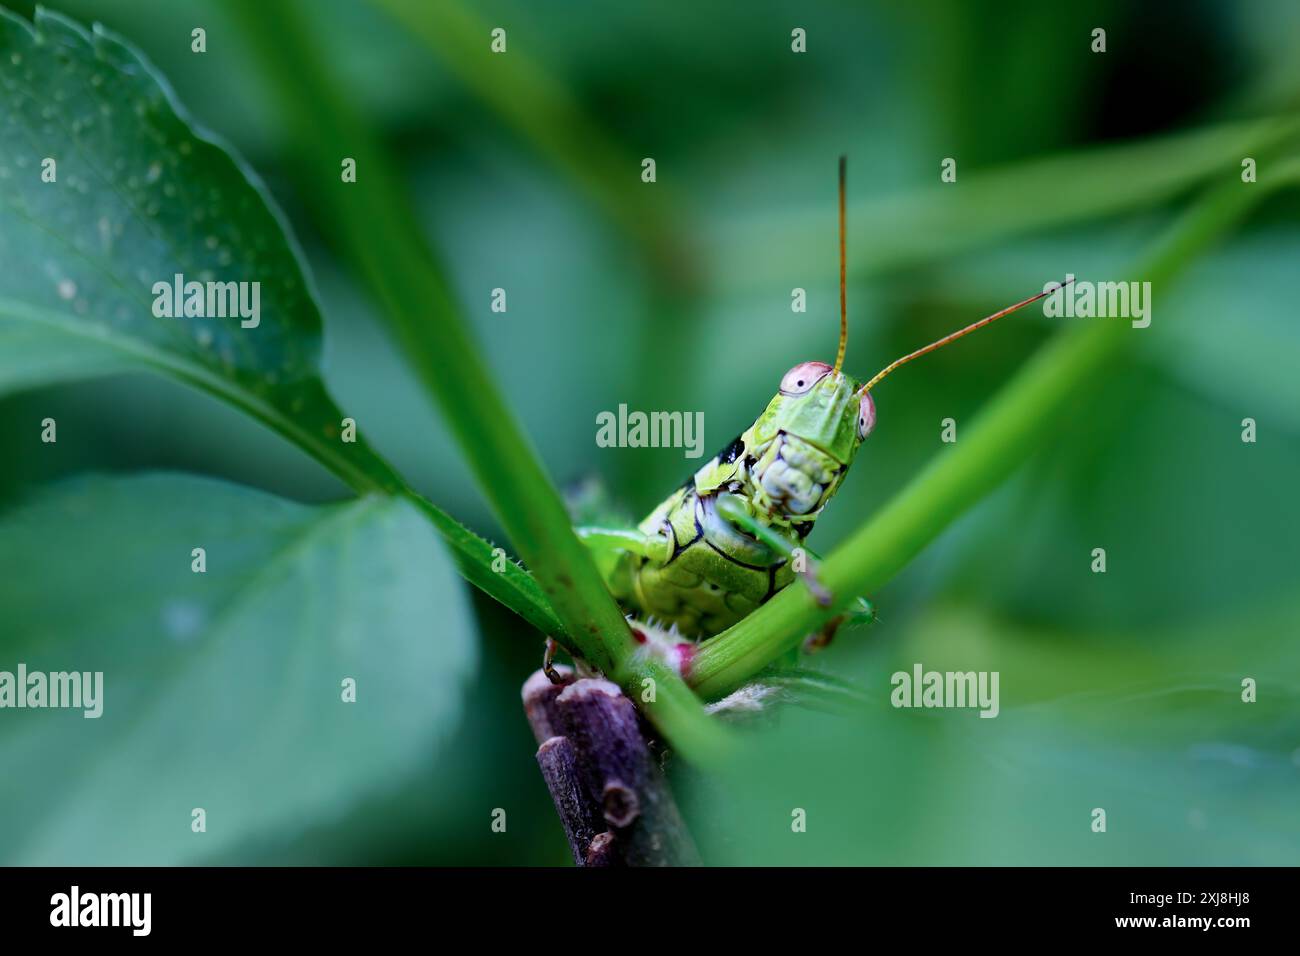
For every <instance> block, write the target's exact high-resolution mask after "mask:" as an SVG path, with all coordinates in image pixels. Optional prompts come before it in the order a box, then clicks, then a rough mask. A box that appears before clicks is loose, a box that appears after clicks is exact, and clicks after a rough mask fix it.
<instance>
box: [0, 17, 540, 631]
mask: <svg viewBox="0 0 1300 956" xmlns="http://www.w3.org/2000/svg"><path fill="white" fill-rule="evenodd" d="M46 158H49V159H53V160H54V161H55V164H56V165H55V166H54V167H53V168H54V173H55V179H54V181H53V182H45V181H43V179H42V171H43V160H45V159H46ZM0 262H3V263H4V268H3V269H0V346H3V347H4V351H3V352H0V354H9V351H8V350H9V346H10V345H13V346H14V349H13V352H12V354H9V357H7V358H4V359H0V391H2V390H4V389H5V388H7V387H16V386H20V385H21V386H30V385H36V384H41V383H48V382H53V381H57V380H64V379H68V378H73V377H84V376H88V375H95V374H103V373H105V372H108V371H122V370H126V369H148V370H153V371H159V372H162V373H164V374H167V375H170V376H172V377H174V378H177V379H179V380H181V381H183V382H186V383H188V384H191V385H195V386H197V387H199V388H202V389H205V390H206V391H209V392H211V393H213V394H215V395H217V396H219V397H221V398H223V399H225V400H226V401H228V402H230V403H232V404H233V405H235V406H236V407H238V408H241V409H243V410H244V411H245V412H248V413H249V414H251V415H253V416H254V417H255V418H257V419H259V420H260V421H262V422H263V423H265V424H266V425H269V426H270V427H271V428H273V429H275V430H276V431H277V432H279V433H280V434H281V435H284V436H285V437H286V438H288V439H289V440H291V441H292V442H294V443H295V444H296V445H298V446H299V447H300V448H302V449H303V450H305V451H307V452H308V453H309V454H311V455H313V456H314V457H315V458H316V459H317V460H319V461H320V462H322V463H323V464H324V465H326V467H328V468H329V469H330V470H331V471H333V472H334V473H335V474H337V475H338V476H339V477H340V478H342V479H343V480H344V481H345V482H347V483H348V484H349V485H350V486H351V487H352V488H354V489H356V490H358V491H362V492H369V491H377V490H383V491H398V490H406V489H405V486H404V483H403V481H402V479H401V478H400V477H398V476H397V475H396V474H395V473H394V472H393V470H392V469H391V468H390V467H389V465H388V464H387V463H386V462H385V461H384V460H383V459H382V458H380V457H379V456H378V455H377V454H375V453H374V452H373V451H371V450H370V448H369V446H368V445H367V444H366V442H365V440H364V438H363V437H362V434H363V432H364V423H359V424H358V429H357V435H356V440H355V441H350V442H346V443H345V442H343V441H342V440H341V426H342V419H343V413H342V412H341V411H340V410H339V409H338V408H337V407H336V406H335V404H334V402H333V401H332V400H331V399H330V397H329V395H328V394H327V393H326V391H325V387H324V385H323V384H322V382H321V379H320V369H319V361H320V351H321V318H320V308H319V306H318V305H317V302H316V297H315V294H314V291H313V289H312V287H311V283H310V281H309V280H308V278H307V277H306V275H305V274H304V271H303V268H302V266H301V257H300V255H299V252H298V249H297V246H296V244H295V242H294V241H293V239H292V237H291V235H290V233H289V231H288V227H287V225H286V223H285V222H284V219H283V217H282V216H281V215H280V213H279V212H278V210H277V209H276V208H275V205H274V203H273V202H272V200H271V198H270V197H269V195H268V194H267V193H266V191H265V189H264V188H263V187H262V186H261V185H260V183H259V182H258V180H257V178H256V176H255V174H254V173H253V172H252V171H251V170H250V169H248V168H247V167H246V166H245V165H244V164H243V163H241V162H240V161H239V160H238V159H236V158H235V157H233V156H232V155H231V154H230V152H229V151H228V150H227V149H226V148H225V147H223V146H222V145H221V144H219V143H217V142H216V141H215V140H214V139H213V138H212V137H211V136H210V135H209V134H207V133H204V132H202V131H200V130H196V129H194V128H193V124H192V123H191V122H190V121H189V120H188V118H187V117H186V116H185V114H184V111H183V110H182V109H181V107H180V106H179V104H177V103H176V102H175V101H174V99H173V98H172V96H171V94H170V91H169V90H168V89H167V87H166V85H165V83H164V82H163V81H162V80H161V78H160V77H159V76H158V75H157V73H156V72H155V71H154V70H153V69H152V67H151V66H150V65H149V64H148V63H147V62H145V61H144V59H143V58H142V57H141V55H140V54H139V53H138V52H136V51H135V50H134V49H132V48H131V47H130V46H128V45H127V44H126V43H124V42H123V41H122V40H119V39H118V38H116V37H114V36H112V35H111V34H109V33H107V32H106V31H104V30H103V29H102V28H99V27H96V29H95V31H94V32H93V33H88V32H86V31H85V30H83V29H82V28H81V27H80V26H78V25H77V24H75V23H73V22H72V21H71V20H68V19H66V18H64V17H61V16H59V15H57V14H53V13H49V12H46V11H43V10H39V9H38V10H37V13H36V20H35V25H34V27H33V26H32V25H29V24H28V23H26V22H25V21H24V20H22V19H20V18H18V17H16V16H14V15H12V14H10V13H8V12H6V11H4V10H2V9H0ZM177 274H179V275H182V276H184V277H185V280H186V281H191V280H196V281H199V282H208V281H217V282H223V283H224V282H247V283H259V286H258V289H259V299H260V316H259V321H258V324H257V325H256V326H255V327H248V328H245V327H243V324H242V322H241V319H240V318H239V317H234V318H211V317H207V318H205V317H195V316H190V317H184V316H182V317H178V318H158V317H156V316H155V315H154V302H155V296H154V293H153V288H154V284H155V283H157V282H166V283H170V282H172V281H173V277H174V276H176V275H177ZM250 288H251V287H250ZM420 504H421V507H423V508H424V509H425V511H426V512H427V513H428V515H429V518H430V520H432V521H433V522H434V524H435V525H436V526H437V527H438V529H439V530H440V531H441V532H442V533H443V534H444V536H445V537H446V538H447V540H448V541H449V543H450V544H451V545H452V547H453V549H454V550H455V552H456V554H457V557H458V560H459V561H460V564H461V566H462V569H463V570H464V572H465V574H466V575H467V576H468V577H469V578H470V579H471V580H472V581H474V583H475V584H477V585H479V586H480V587H482V588H484V590H486V591H487V592H488V593H489V594H492V595H493V596H494V597H496V598H497V599H498V600H500V601H502V602H503V603H505V604H506V605H507V606H509V607H511V608H513V609H515V610H516V611H518V612H519V613H521V614H523V615H524V616H525V617H526V618H527V619H528V620H529V622H530V623H533V624H534V625H535V626H538V627H541V628H544V629H546V630H548V632H555V631H557V630H558V625H557V622H555V618H554V615H553V614H551V613H550V609H549V607H547V605H546V602H545V599H544V598H543V597H542V596H541V592H540V591H539V590H538V588H537V587H536V585H535V583H534V582H532V581H531V580H529V579H528V577H527V575H526V574H525V573H524V572H523V571H522V569H520V568H519V567H517V566H516V565H514V564H513V563H510V564H508V565H507V567H506V568H505V570H504V571H503V572H501V573H494V572H493V571H491V570H489V564H490V562H491V560H492V548H491V546H490V545H489V544H488V543H487V542H486V541H483V540H482V539H481V538H478V537H477V536H475V535H473V534H471V533H470V532H468V531H466V530H465V529H464V528H462V527H461V526H460V525H459V524H457V523H456V522H455V521H454V520H453V519H451V518H450V517H448V516H447V515H445V514H443V513H442V512H441V511H438V509H436V508H434V507H433V506H432V505H430V504H428V503H427V502H421V503H420Z"/></svg>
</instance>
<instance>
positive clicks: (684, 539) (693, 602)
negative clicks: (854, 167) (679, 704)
mask: <svg viewBox="0 0 1300 956" xmlns="http://www.w3.org/2000/svg"><path fill="white" fill-rule="evenodd" d="M844 199H845V158H844V157H842V156H841V157H840V164H839V225H840V229H839V241H840V342H839V350H838V352H837V354H836V356H835V364H834V365H833V366H832V365H827V364H826V363H824V362H801V363H800V364H798V365H796V366H795V367H794V368H792V369H790V371H788V372H786V373H785V375H784V377H782V379H781V385H780V388H779V390H778V391H777V393H776V395H775V396H774V397H773V398H772V400H771V402H769V403H768V406H767V408H766V409H765V410H764V411H763V414H762V415H760V416H759V417H758V420H757V421H755V422H754V424H753V425H751V426H750V427H749V428H747V429H746V430H745V431H744V432H742V433H741V434H740V436H739V437H737V438H736V439H735V440H734V441H732V442H731V443H730V444H728V445H727V447H726V448H725V449H723V450H722V451H721V452H720V453H719V454H718V455H717V456H716V457H714V458H713V459H712V460H711V461H710V462H708V464H706V465H704V466H703V467H702V468H700V469H699V470H698V471H696V472H695V474H694V475H692V476H691V477H689V478H688V479H687V480H686V482H685V483H684V484H683V485H682V486H681V487H679V488H678V489H677V490H676V491H674V492H673V493H672V494H671V495H669V496H668V497H667V498H666V499H665V500H664V501H663V502H662V503H661V504H660V505H659V506H658V507H657V508H655V509H654V511H652V512H650V514H649V515H648V516H647V517H646V519H645V520H644V521H642V522H641V523H640V524H639V525H637V526H636V527H635V528H610V527H583V528H579V529H578V534H579V536H580V537H581V538H582V540H583V541H584V542H585V543H586V544H587V545H588V546H589V547H590V548H591V549H592V550H593V551H594V552H596V553H597V554H598V555H604V556H607V557H610V558H612V559H613V560H612V562H606V564H607V566H608V572H607V583H608V584H609V587H610V591H611V592H612V593H613V595H614V597H615V598H616V599H617V600H618V601H619V604H620V605H621V606H622V608H623V610H624V611H625V612H627V613H628V614H629V615H630V616H632V617H633V618H635V619H636V620H635V621H634V623H633V633H634V634H635V635H636V636H637V638H638V640H643V641H644V642H646V643H648V644H650V645H651V646H652V648H653V649H654V650H655V651H656V652H657V653H659V654H660V655H661V656H662V657H663V658H664V659H665V660H666V661H667V662H668V663H670V664H671V665H672V666H673V667H675V669H677V670H678V672H679V673H685V671H686V670H687V668H688V666H689V662H690V658H691V655H692V652H693V649H694V646H695V644H694V642H695V641H699V640H703V639H704V638H707V637H711V636H713V635H715V634H717V633H719V632H720V631H723V630H725V629H726V628H728V627H730V626H731V625H732V624H735V623H736V622H737V621H739V620H741V619H742V618H744V617H745V616H747V615H748V614H750V613H751V612H753V611H754V610H755V609H757V608H758V607H759V606H761V605H762V604H763V603H765V602H766V601H768V600H769V599H771V597H772V596H773V595H774V594H776V593H777V592H778V591H780V590H781V589H783V588H785V587H787V586H788V585H789V584H790V583H791V582H792V581H794V579H795V577H796V576H799V577H800V578H801V579H802V580H803V582H804V584H805V585H806V586H807V588H808V589H809V591H810V592H811V594H812V595H813V597H814V599H816V600H817V601H818V602H819V603H821V604H823V605H829V604H830V603H831V596H830V594H829V593H827V592H826V590H825V589H824V588H823V587H822V585H821V584H820V583H819V582H818V580H817V575H816V556H815V555H813V554H812V553H811V552H809V551H808V549H807V548H806V547H805V545H804V540H805V539H806V538H807V537H808V534H809V532H810V531H812V528H813V525H814V523H815V522H816V521H817V518H818V516H819V515H820V514H821V513H822V510H823V509H824V508H825V507H826V504H827V502H829V501H830V500H831V498H832V497H834V496H835V493H836V492H837V491H838V490H839V488H840V486H841V484H842V483H843V481H844V476H845V475H846V474H847V473H848V470H849V466H850V465H851V464H853V459H854V457H855V456H856V455H857V452H858V446H860V445H861V444H862V441H863V440H864V439H865V438H866V437H867V436H868V435H869V434H871V430H872V428H873V427H874V426H875V424H876V406H875V402H874V401H873V400H872V397H871V390H872V389H873V388H874V387H875V386H876V385H878V384H879V383H880V382H881V381H882V380H883V379H884V378H885V377H886V376H887V375H889V374H890V373H892V372H893V371H894V370H895V369H897V368H898V367H899V366H901V365H905V364H907V363H908V362H910V361H912V360H913V359H917V358H920V357H921V356H922V355H926V354H927V353H929V352H933V351H935V350H936V349H939V348H942V347H944V346H945V345H948V344H950V343H952V342H955V341H956V340H957V339H959V338H961V337H963V336H965V335H969V334H970V333H971V332H974V331H975V330H976V329H980V328H983V327H984V326H986V325H988V324H990V323H991V322H994V321H996V320H998V319H1000V318H1002V317H1003V316H1005V315H1010V314H1011V313H1012V312H1015V311H1016V310H1017V309H1021V308H1024V307H1025V306H1027V305H1029V304H1030V303H1032V302H1036V301H1037V300H1039V299H1041V298H1043V296H1045V295H1048V294H1049V293H1048V292H1047V291H1044V292H1040V293H1038V294H1037V295H1034V296H1031V297H1030V298H1028V299H1025V300H1024V301H1022V302H1017V303H1016V304H1015V305H1012V306H1008V307H1007V308H1005V309H1002V310H1001V311H999V312H995V313H993V314H992V315H989V316H987V317H985V318H983V319H980V320H979V321H978V322H975V323H973V324H971V325H968V326H966V327H965V328H963V329H959V330H958V331H956V332H953V333H951V334H950V335H946V336H944V337H943V338H941V339H939V340H937V341H935V342H931V343H930V344H929V345H926V346H924V347H923V348H920V349H917V350H916V351H915V352H911V353H909V354H908V355H904V356H903V357H902V358H899V359H897V360H895V361H893V362H891V363H890V364H889V365H887V366H885V367H884V368H883V369H881V370H880V371H879V372H877V373H876V374H875V375H874V376H872V377H871V378H870V379H869V380H867V382H866V383H865V384H859V383H858V382H857V381H855V380H854V379H853V378H852V377H850V376H849V375H847V374H845V373H844V372H843V371H842V366H843V364H844V352H845V348H846V347H847V345H848V308H847V299H846V295H845V274H846V265H845V263H846V259H845V235H844V234H845V213H844ZM1068 281H1069V280H1067V283H1068ZM850 615H851V616H855V617H858V618H860V619H864V620H868V621H869V620H872V619H874V617H875V611H874V608H873V606H872V605H871V603H870V602H869V601H867V600H866V599H865V598H861V597H860V598H858V599H857V601H856V603H855V605H854V607H853V610H852V611H850V612H849V614H848V615H840V616H838V617H836V618H833V619H832V620H831V621H830V622H828V623H827V624H826V625H825V626H824V627H823V629H822V630H821V631H820V632H818V633H817V634H812V635H809V637H808V639H807V641H806V646H809V647H816V646H823V645H824V644H826V643H828V642H829V641H830V639H831V637H833V636H834V633H835V631H836V629H837V628H838V627H839V626H840V625H841V623H842V622H843V621H844V620H845V619H846V617H848V616H850ZM641 622H644V623H641ZM554 650H555V644H554V642H553V641H548V642H547V656H546V659H545V667H546V670H547V672H548V673H549V674H553V673H554V672H553V670H552V669H551V666H550V661H551V655H553V653H554Z"/></svg>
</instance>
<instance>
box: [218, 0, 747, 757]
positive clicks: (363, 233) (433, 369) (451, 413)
mask: <svg viewBox="0 0 1300 956" xmlns="http://www.w3.org/2000/svg"><path fill="white" fill-rule="evenodd" d="M232 8H233V9H235V10H236V11H237V12H238V13H239V14H240V15H241V17H242V18H243V21H244V24H245V26H246V32H247V34H248V37H249V39H250V41H251V42H252V44H253V46H254V48H255V50H256V51H257V53H258V54H259V57H260V60H261V64H262V66H263V68H264V69H265V70H266V72H267V75H268V79H269V80H270V82H269V84H268V86H269V89H270V91H271V93H272V94H273V95H275V96H277V97H278V99H279V100H280V106H281V109H280V115H281V117H282V119H283V120H284V122H286V123H287V124H289V125H290V127H291V129H292V132H293V136H292V141H294V142H296V143H298V144H300V147H301V149H302V159H303V161H304V169H303V170H302V175H301V176H300V177H299V178H300V179H302V180H303V181H305V185H306V187H307V188H308V190H309V191H310V193H311V194H312V197H313V199H314V200H315V202H314V204H313V205H314V208H315V210H316V212H317V214H318V215H319V216H320V217H321V220H322V224H323V226H324V227H325V228H324V231H325V234H326V235H328V236H331V237H333V238H334V239H335V241H336V242H337V243H338V244H339V246H340V247H341V250H342V251H343V253H344V254H345V255H346V256H347V258H348V259H349V260H350V261H351V262H352V264H353V266H354V267H355V268H356V270H357V271H358V273H359V274H360V275H361V276H362V278H363V279H364V280H365V281H366V282H367V283H368V284H369V286H370V288H371V289H372V291H373V292H374V294H375V296H376V297H377V298H378V300H379V301H380V303H381V305H382V306H383V309H384V314H385V317H386V319H387V320H388V322H389V323H390V325H391V327H392V330H393V332H394V334H395V335H396V337H397V339H398V341H399V342H400V344H401V345H402V347H403V354H404V355H405V356H406V358H407V360H408V361H409V362H410V363H411V365H412V367H413V369H414V371H415V373H416V375H417V376H418V378H419V380H420V381H421V383H422V384H423V385H424V387H425V390H426V391H427V392H428V393H429V395H430V396H432V397H433V399H434V400H435V401H436V403H437V404H438V406H439V407H440V409H441V410H442V413H443V415H444V417H445V418H446V420H447V422H448V424H449V425H450V427H451V431H452V434H453V436H454V437H455V439H456V441H457V443H458V444H459V446H460V448H461V451H462V453H463V454H464V456H465V458H466V459H467V461H468V464H469V466H470V469H471V471H472V472H473V474H474V476H475V478H476V480H477V483H478V485H479V487H480V489H481V490H482V491H483V492H484V494H485V495H486V496H487V498H488V500H489V502H490V503H491V505H492V507H493V510H494V512H495V513H496V515H497V517H498V519H499V520H500V521H501V524H502V525H503V526H504V528H505V529H506V532H507V534H509V536H510V539H511V541H512V542H513V543H514V545H515V547H516V548H517V549H518V550H519V553H520V554H521V555H522V556H523V558H524V560H525V561H526V562H527V564H528V566H529V568H530V569H531V570H532V573H533V576H534V577H535V578H536V581H537V583H538V584H539V585H540V587H541V590H542V592H543V593H544V594H545V595H546V597H547V599H548V600H549V602H550V605H551V607H552V609H553V610H554V612H555V615H556V617H558V619H559V620H560V622H562V623H563V625H564V631H563V632H553V633H552V636H554V637H555V638H556V639H557V640H560V641H561V642H563V643H564V644H565V645H566V647H567V648H568V649H569V650H570V651H571V652H572V653H574V654H575V655H577V656H581V657H582V658H584V659H585V660H586V661H587V662H588V663H590V664H591V665H592V666H594V667H596V668H598V669H600V670H601V671H603V672H604V673H605V674H606V675H608V676H609V677H610V678H611V679H613V680H615V681H617V682H618V683H619V684H621V685H622V686H623V687H624V688H625V689H626V690H627V692H628V693H629V694H630V695H636V696H634V698H633V699H634V700H644V698H643V697H642V696H641V693H642V690H643V681H644V680H646V679H647V678H649V679H653V681H654V688H655V693H654V695H653V696H654V703H653V705H651V706H648V707H645V708H643V709H644V710H645V712H646V713H647V715H648V716H649V717H650V719H651V720H652V721H654V723H655V724H656V725H657V726H658V727H659V729H660V730H661V731H662V732H663V733H664V734H665V735H666V736H668V737H669V738H670V739H671V740H672V741H673V743H674V745H675V746H677V747H678V749H680V750H681V751H682V752H683V753H684V754H685V755H686V756H687V757H688V758H691V759H696V760H701V761H707V760H710V759H713V758H714V757H716V756H717V755H718V754H719V753H720V752H721V750H722V749H723V748H724V747H725V746H726V741H727V740H728V736H727V734H726V732H725V731H724V730H723V729H722V728H721V727H720V726H719V725H718V724H717V723H716V722H714V721H712V720H710V719H709V718H708V716H707V715H706V714H705V713H704V709H703V706H702V705H701V704H700V702H699V700H698V698H696V697H695V696H694V695H693V694H692V693H691V691H690V689H689V688H687V687H686V685H685V684H684V683H683V682H682V680H681V678H680V677H678V676H677V675H675V674H673V673H671V672H669V671H666V670H664V669H662V668H659V667H657V666H655V665H654V664H653V662H650V661H648V660H647V659H645V658H644V657H643V656H641V655H639V654H637V650H638V645H637V644H636V642H635V640H634V639H633V637H632V634H631V631H630V630H629V629H628V626H627V622H626V620H624V617H623V612H622V611H621V610H620V609H619V607H618V605H617V604H615V602H614V600H613V598H612V597H611V596H610V594H609V592H608V590H607V589H606V587H605V584H604V581H603V580H602V579H601V577H600V575H599V573H598V572H597V570H596V566H595V563H594V562H593V560H592V558H591V555H590V553H589V552H588V550H587V549H586V547H584V546H583V545H582V543H581V542H580V541H579V540H578V538H577V536H576V535H575V534H574V533H573V529H572V527H571V525H570V523H569V518H568V514H567V513H566V511H565V508H564V504H563V502H562V501H561V500H560V497H559V495H558V493H557V492H556V491H555V488H554V486H553V485H552V484H551V482H550V480H549V479H548V477H547V475H546V472H545V470H544V469H543V467H542V465H541V462H540V460H539V459H538V456H537V454H536V452H535V451H534V449H533V447H532V444H531V442H530V441H529V440H528V438H527V437H526V436H525V435H524V433H523V431H522V429H521V428H520V427H519V425H518V423H517V422H516V420H515V417H514V415H513V414H512V413H511V411H510V409H509V407H508V406H507V404H506V402H505V399H504V397H503V396H502V394H501V393H500V391H499V390H498V389H497V388H496V385H495V383H494V382H493V380H492V377H491V376H490V374H489V372H488V369H487V367H486V366H485V364H484V362H483V360H482V358H481V356H480V355H479V352H478V349H477V348H476V347H475V345H474V343H473V341H472V339H471V337H470V334H469V331H468V329H466V328H465V325H464V323H463V322H462V321H461V318H460V315H459V310H458V308H457V306H456V304H455V302H454V301H453V297H452V295H451V292H450V290H449V288H448V287H447V284H446V282H445V280H444V278H443V270H442V269H441V268H440V266H439V264H438V262H437V260H436V258H435V256H434V255H433V253H432V251H431V250H430V249H429V247H428V246H427V244H426V242H425V239H424V235H423V230H422V229H421V227H420V223H419V222H418V221H417V219H416V217H415V213H414V204H413V203H412V201H411V198H410V196H408V195H407V194H406V192H405V190H404V189H403V188H402V185H401V183H402V177H401V175H400V174H399V172H398V171H397V170H396V169H395V168H394V167H393V166H392V165H391V164H390V163H389V161H388V156H387V154H386V152H385V150H384V148H383V147H382V145H381V144H380V143H379V142H377V141H376V139H375V138H374V137H373V136H372V135H371V132H370V130H369V129H368V127H367V125H366V123H365V122H364V120H363V119H362V118H361V117H360V115H358V113H357V112H356V109H355V107H354V105H353V104H352V103H351V101H350V100H349V99H348V97H347V96H346V95H344V93H343V91H342V90H340V89H339V88H338V85H337V83H336V82H335V79H334V77H333V75H332V74H331V71H330V70H329V68H328V66H327V65H326V64H324V63H323V62H322V61H321V58H320V56H319V54H318V51H317V49H316V48H315V47H314V45H313V43H312V40H311V35H312V29H311V22H310V20H308V19H307V18H306V17H304V16H303V15H302V11H301V9H300V8H299V6H298V4H297V3H294V2H289V0H277V2H275V3H270V4H267V3H262V2H254V0H239V2H237V3H235V4H233V5H232ZM345 156H348V157H351V158H353V159H355V160H356V168H357V181H356V183H343V182H342V181H341V179H340V175H339V171H340V164H341V161H342V159H343V157H345ZM645 702H646V703H649V701H645Z"/></svg>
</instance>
